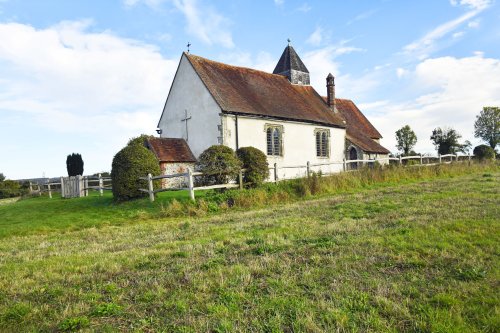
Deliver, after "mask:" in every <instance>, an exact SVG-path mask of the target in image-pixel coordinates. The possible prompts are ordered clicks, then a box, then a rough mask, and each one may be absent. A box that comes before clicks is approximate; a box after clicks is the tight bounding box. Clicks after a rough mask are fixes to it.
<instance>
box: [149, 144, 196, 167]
mask: <svg viewBox="0 0 500 333" xmlns="http://www.w3.org/2000/svg"><path fill="white" fill-rule="evenodd" d="M148 147H149V149H150V150H151V151H152V152H153V153H154V154H155V155H156V158H157V159H158V161H160V162H186V163H194V162H196V158H195V157H194V155H193V153H192V152H191V149H190V148H189V145H188V144H187V142H186V140H184V139H177V138H150V139H148Z"/></svg>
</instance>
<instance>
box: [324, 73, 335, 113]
mask: <svg viewBox="0 0 500 333" xmlns="http://www.w3.org/2000/svg"><path fill="white" fill-rule="evenodd" d="M326 104H328V107H329V108H330V109H332V110H333V112H336V109H335V78H334V77H333V75H332V73H330V74H328V76H327V77H326Z"/></svg>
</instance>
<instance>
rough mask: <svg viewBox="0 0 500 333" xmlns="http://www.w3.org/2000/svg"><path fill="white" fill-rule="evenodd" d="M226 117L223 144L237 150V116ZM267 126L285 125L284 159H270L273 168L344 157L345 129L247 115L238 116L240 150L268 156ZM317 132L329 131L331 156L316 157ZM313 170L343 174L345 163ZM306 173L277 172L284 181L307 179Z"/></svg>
mask: <svg viewBox="0 0 500 333" xmlns="http://www.w3.org/2000/svg"><path fill="white" fill-rule="evenodd" d="M223 118H224V119H223V123H224V144H225V145H227V146H229V147H231V148H233V149H236V134H235V133H236V124H235V116H233V115H226V116H224V117H223ZM266 125H281V126H283V156H267V160H268V162H269V166H270V167H272V166H273V165H274V163H277V166H278V168H280V167H284V166H299V165H304V166H305V165H306V163H307V161H309V163H311V164H316V163H328V162H334V161H335V162H338V161H342V159H343V158H344V142H345V129H341V128H333V127H326V126H319V125H313V124H304V123H298V122H291V121H276V120H270V119H260V118H251V117H244V116H238V145H239V147H247V146H252V147H255V148H258V149H260V150H261V151H263V152H264V153H266V150H267V142H266V132H265V128H266ZM316 129H328V130H330V154H329V157H326V158H325V157H317V156H316V136H315V132H314V131H315V130H316ZM311 170H312V171H315V172H319V171H321V172H323V173H334V172H340V171H342V164H335V165H328V166H317V167H311ZM305 174H306V168H305V167H304V168H286V169H279V171H278V177H279V178H281V179H283V178H294V177H298V176H304V175H305ZM271 177H272V172H271Z"/></svg>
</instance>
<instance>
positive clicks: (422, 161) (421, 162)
mask: <svg viewBox="0 0 500 333" xmlns="http://www.w3.org/2000/svg"><path fill="white" fill-rule="evenodd" d="M422 164H424V159H423V158H422V153H420V165H422Z"/></svg>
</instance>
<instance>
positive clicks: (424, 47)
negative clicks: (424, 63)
mask: <svg viewBox="0 0 500 333" xmlns="http://www.w3.org/2000/svg"><path fill="white" fill-rule="evenodd" d="M482 10H483V8H481V9H474V10H472V11H469V12H467V13H465V14H463V15H461V16H460V17H458V18H456V19H454V20H451V21H448V22H446V23H443V24H441V25H439V26H438V27H436V28H434V29H433V30H431V31H430V32H428V33H427V34H426V35H424V36H423V37H422V38H420V39H418V40H416V41H413V42H412V43H410V44H408V45H406V46H405V47H404V48H403V50H404V53H405V54H407V55H413V56H416V57H417V58H418V59H420V60H423V59H425V58H427V57H429V56H430V55H431V53H432V52H434V51H435V50H436V49H437V46H436V41H438V40H440V39H442V38H444V37H446V36H448V35H449V34H450V33H452V32H453V31H455V30H456V29H458V28H459V27H460V26H461V25H462V24H464V23H465V22H467V21H468V20H470V19H472V18H473V17H475V16H477V15H478V14H479V13H480V12H481V11H482Z"/></svg>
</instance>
